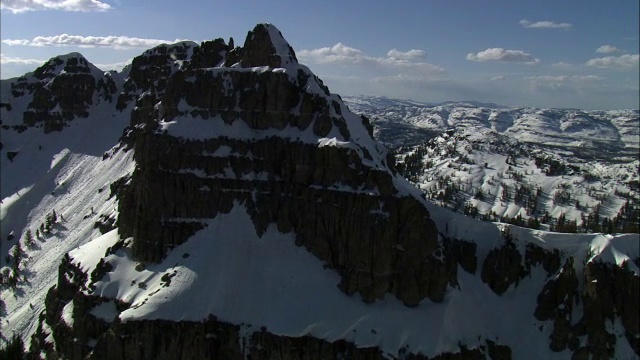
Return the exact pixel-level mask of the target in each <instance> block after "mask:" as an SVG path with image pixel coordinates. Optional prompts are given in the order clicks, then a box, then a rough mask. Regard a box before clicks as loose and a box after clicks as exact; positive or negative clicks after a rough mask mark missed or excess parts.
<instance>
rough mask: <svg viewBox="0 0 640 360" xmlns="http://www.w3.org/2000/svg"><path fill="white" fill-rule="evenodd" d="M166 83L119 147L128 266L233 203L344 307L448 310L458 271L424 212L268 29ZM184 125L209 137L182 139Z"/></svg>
mask: <svg viewBox="0 0 640 360" xmlns="http://www.w3.org/2000/svg"><path fill="white" fill-rule="evenodd" d="M227 50H228V46H226V45H224V43H223V42H222V41H220V40H218V41H216V42H213V44H212V45H210V49H209V50H208V51H206V52H208V53H209V54H212V55H213V58H212V59H211V60H208V61H207V60H198V61H197V66H201V65H202V63H204V64H209V65H211V64H214V63H219V62H220V61H221V59H220V57H221V56H223V55H225V51H227ZM197 53H198V54H199V53H205V51H198V52H197ZM216 55H217V56H216ZM143 56H144V55H143ZM210 56H211V55H210ZM203 57H204V56H203ZM230 59H237V60H238V61H237V62H235V63H233V61H234V60H230ZM154 61H159V60H154ZM141 62H143V61H142V60H140V61H138V60H134V64H136V63H141ZM159 62H162V61H159ZM147 69H149V68H147ZM136 72H137V71H134V70H133V69H132V73H136ZM165 76H166V75H165ZM163 81H166V85H165V86H162V89H159V88H160V86H158V88H157V89H156V90H155V92H154V91H153V90H152V91H150V92H148V93H145V94H144V95H143V96H142V97H140V99H139V100H138V102H137V104H136V108H135V109H134V111H133V113H132V117H131V118H132V123H131V126H130V128H131V132H130V133H129V134H128V135H127V138H126V139H125V141H126V142H127V143H128V145H129V146H130V147H131V148H132V149H133V151H134V153H135V155H134V156H135V160H136V162H137V164H138V166H137V168H136V171H135V172H134V174H133V176H132V178H131V180H130V182H129V183H128V185H127V186H126V188H125V190H124V191H123V192H121V193H120V194H119V195H118V196H119V200H120V215H119V218H118V228H119V229H120V234H121V236H123V237H125V238H126V237H133V238H134V242H133V248H132V249H133V256H134V258H135V259H136V260H139V261H142V262H157V261H159V260H161V259H162V258H163V256H164V255H165V253H166V251H167V250H168V249H171V248H173V247H175V246H176V245H179V244H181V243H183V242H184V241H186V240H187V239H188V238H189V237H190V236H191V235H193V234H194V233H195V232H196V231H198V230H200V229H202V228H203V226H204V225H203V224H202V220H204V219H208V218H214V217H216V216H217V215H218V214H220V213H228V212H229V211H230V210H231V209H232V207H233V206H234V204H235V203H240V204H244V205H245V206H246V207H247V208H248V209H249V211H250V215H251V217H252V219H253V222H254V225H255V227H256V231H257V233H258V234H262V233H263V232H264V231H265V229H266V228H267V227H268V226H269V225H270V224H277V227H278V230H279V231H281V232H291V231H293V232H294V233H295V234H296V236H297V240H296V241H297V243H298V244H299V245H302V246H304V247H306V248H307V249H308V250H309V251H310V252H311V253H313V254H314V255H316V256H317V257H319V258H320V259H322V260H324V261H326V262H327V265H328V266H330V267H331V268H334V269H335V270H336V271H338V272H339V273H340V274H341V276H342V282H341V283H340V288H341V289H342V290H343V291H344V292H345V293H347V294H349V295H353V294H359V295H360V296H362V298H363V299H364V300H365V301H368V302H372V301H374V300H375V299H377V298H382V297H383V296H384V295H385V294H386V293H393V294H395V295H396V296H397V297H398V298H400V299H401V300H402V301H403V302H405V304H407V305H413V306H415V305H417V304H418V302H419V301H420V300H422V299H424V298H430V299H432V300H435V301H441V300H442V299H443V297H444V293H445V290H446V287H447V285H449V284H450V282H453V281H455V267H453V268H451V267H449V268H447V267H446V266H445V265H444V263H443V262H442V261H441V260H440V259H436V258H435V257H434V256H433V253H434V252H435V251H436V250H437V249H438V240H437V231H436V228H435V225H434V224H433V222H432V221H431V220H430V219H429V214H428V212H427V210H426V209H425V208H424V206H422V205H421V204H420V202H419V201H418V200H416V199H415V198H414V197H412V196H408V195H406V194H402V192H401V191H402V190H399V189H398V188H397V187H396V185H395V184H394V177H395V176H396V174H394V173H393V172H392V170H391V169H389V167H388V165H387V163H386V159H385V157H384V156H385V154H384V153H383V152H382V150H381V149H380V148H377V147H376V146H375V144H374V143H373V141H372V139H371V137H370V135H369V134H368V133H367V132H366V129H365V127H364V125H363V124H362V120H361V119H360V118H359V117H357V116H354V115H353V114H351V113H350V112H349V110H348V109H347V108H346V107H345V106H344V104H342V102H341V100H340V98H339V97H337V96H335V95H331V94H330V93H329V92H328V90H327V88H326V87H325V86H324V85H322V83H321V82H320V81H319V79H317V78H316V77H315V76H314V75H313V74H311V73H310V72H309V71H308V69H306V68H305V67H303V66H301V65H299V64H298V63H297V61H296V57H295V54H294V52H293V49H291V48H290V47H289V45H288V44H287V43H286V42H285V41H284V39H282V36H281V35H280V34H279V32H278V31H277V29H275V28H274V27H271V26H263V25H260V26H258V27H256V29H254V30H253V31H252V32H250V33H249V35H248V36H247V40H246V42H245V45H244V47H242V48H236V49H234V50H232V51H231V52H230V53H229V56H228V59H227V60H226V63H225V66H222V67H217V68H213V69H211V68H198V67H196V65H189V64H186V65H184V67H183V69H181V70H178V71H177V72H175V73H174V74H173V75H171V76H167V77H166V79H163ZM343 112H344V114H343ZM193 127H202V130H203V131H210V133H208V134H207V135H205V136H203V134H189V133H184V132H183V131H191V130H190V129H192V128H193ZM207 127H209V128H207ZM214 129H217V130H218V132H216V131H215V130H214ZM352 132H354V134H352Z"/></svg>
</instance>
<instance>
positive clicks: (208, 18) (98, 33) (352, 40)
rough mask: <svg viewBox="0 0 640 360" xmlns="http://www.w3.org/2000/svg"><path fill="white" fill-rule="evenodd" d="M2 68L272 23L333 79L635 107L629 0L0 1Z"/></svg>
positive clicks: (116, 59) (129, 54) (105, 59)
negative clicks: (61, 55) (261, 23)
mask: <svg viewBox="0 0 640 360" xmlns="http://www.w3.org/2000/svg"><path fill="white" fill-rule="evenodd" d="M0 4H1V5H2V10H1V22H0V23H1V25H0V26H1V29H0V30H1V32H0V34H1V39H2V42H1V54H2V67H1V75H2V78H3V79H4V78H9V77H14V76H18V75H21V74H23V73H25V72H27V71H30V70H33V69H35V68H36V67H37V66H39V65H40V64H41V63H42V62H43V61H46V60H47V59H49V58H50V57H53V56H56V55H59V54H65V53H69V52H73V51H79V52H81V53H83V54H84V55H85V56H86V57H87V58H88V59H89V60H90V61H91V62H93V63H94V64H96V65H98V66H99V67H101V68H102V69H103V70H107V69H109V68H121V67H122V66H123V64H124V63H126V62H127V61H130V60H131V59H132V58H133V57H134V56H136V55H139V54H140V53H141V52H142V51H143V50H144V49H146V48H149V47H152V46H154V45H156V44H159V43H161V42H163V41H169V42H173V41H175V40H178V39H189V40H194V41H196V42H200V41H203V40H209V39H213V38H218V37H222V38H224V39H228V38H229V37H233V38H234V40H235V43H236V44H237V45H241V44H242V42H243V41H244V37H245V36H246V33H247V31H248V30H250V29H252V28H253V27H254V26H255V24H256V23H259V22H270V23H273V24H275V25H276V26H277V27H278V28H279V29H280V30H281V31H282V33H283V35H284V36H285V38H286V39H287V40H288V41H289V43H290V44H291V45H292V46H293V48H294V49H295V50H296V53H297V55H298V58H299V60H300V62H302V63H304V64H306V65H308V66H309V67H310V68H311V69H312V70H313V71H314V72H315V73H316V74H317V75H318V76H320V77H321V78H322V79H323V80H324V82H325V83H326V84H327V85H328V86H329V88H330V89H331V91H332V92H337V93H339V94H342V95H380V96H387V97H390V98H402V99H413V100H418V101H426V102H441V101H448V100H454V101H455V100H477V101H485V102H495V103H499V104H504V105H515V106H535V107H571V108H586V109H615V108H636V109H637V108H639V107H640V104H639V102H640V100H639V97H640V90H639V80H638V77H639V70H638V63H639V57H638V48H639V45H638V44H639V39H638V36H639V33H638V32H639V23H638V17H639V15H638V14H639V11H640V10H639V2H638V1H637V0H610V1H601V0H597V1H595V0H583V1H575V0H563V1H557V0H556V1H548V0H539V1H520V0H482V1H479V0H467V1H461V0H449V1H445V0H442V1H441V0H422V1H386V0H384V1H383V0H375V1H356V0H353V1H333V0H326V1H309V2H303V1H272V2H267V1H189V0H187V1H181V2H175V1H165V0H156V1H139V0H126V1H122V0H116V1H111V0H103V1H101V0H10V1H5V0H1V1H0Z"/></svg>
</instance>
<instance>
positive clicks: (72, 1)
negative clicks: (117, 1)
mask: <svg viewBox="0 0 640 360" xmlns="http://www.w3.org/2000/svg"><path fill="white" fill-rule="evenodd" d="M0 8H1V9H2V10H9V11H10V12H12V13H14V14H17V13H22V12H26V11H38V10H62V11H84V12H88V11H107V10H110V9H111V5H109V4H107V3H105V2H101V1H98V0H2V1H0Z"/></svg>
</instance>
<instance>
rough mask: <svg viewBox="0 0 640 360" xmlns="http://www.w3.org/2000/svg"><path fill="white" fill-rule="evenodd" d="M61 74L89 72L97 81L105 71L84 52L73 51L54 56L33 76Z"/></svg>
mask: <svg viewBox="0 0 640 360" xmlns="http://www.w3.org/2000/svg"><path fill="white" fill-rule="evenodd" d="M61 74H89V75H91V76H93V77H94V78H95V79H96V81H97V79H100V78H101V77H102V76H103V74H104V72H103V71H102V70H100V69H98V68H97V67H96V66H95V65H93V64H92V63H90V62H89V61H88V60H87V59H86V58H85V57H84V56H83V55H82V54H80V53H78V52H72V53H69V54H65V55H58V56H55V57H52V58H51V59H49V60H48V61H47V62H46V63H44V64H43V65H42V66H40V67H39V68H37V69H36V71H35V72H34V73H33V76H35V77H36V78H38V79H40V80H44V79H47V78H49V79H51V78H53V77H55V76H58V75H61Z"/></svg>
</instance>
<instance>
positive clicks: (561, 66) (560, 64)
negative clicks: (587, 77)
mask: <svg viewBox="0 0 640 360" xmlns="http://www.w3.org/2000/svg"><path fill="white" fill-rule="evenodd" d="M551 66H553V67H557V68H564V69H567V68H570V67H573V64H569V63H566V62H564V61H560V62H557V63H555V64H552V65H551Z"/></svg>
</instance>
